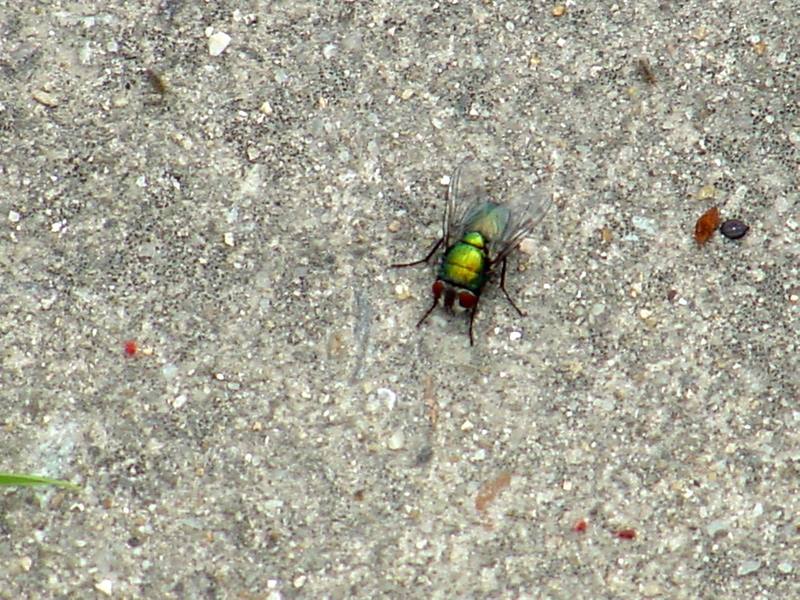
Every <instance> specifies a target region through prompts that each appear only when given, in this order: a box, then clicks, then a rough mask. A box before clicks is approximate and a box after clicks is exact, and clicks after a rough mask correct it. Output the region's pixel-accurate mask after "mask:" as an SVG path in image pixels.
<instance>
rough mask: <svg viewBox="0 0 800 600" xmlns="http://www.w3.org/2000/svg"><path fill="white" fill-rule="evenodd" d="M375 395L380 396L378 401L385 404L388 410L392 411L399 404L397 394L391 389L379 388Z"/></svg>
mask: <svg viewBox="0 0 800 600" xmlns="http://www.w3.org/2000/svg"><path fill="white" fill-rule="evenodd" d="M375 395H376V396H378V400H380V401H381V402H383V405H384V406H385V407H386V408H387V410H392V409H393V408H394V405H395V404H396V403H397V394H395V393H394V392H393V391H392V390H390V389H389V388H378V389H377V390H375Z"/></svg>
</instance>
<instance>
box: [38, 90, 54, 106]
mask: <svg viewBox="0 0 800 600" xmlns="http://www.w3.org/2000/svg"><path fill="white" fill-rule="evenodd" d="M31 96H33V99H34V100H36V101H37V102H38V103H39V104H42V105H44V106H48V107H50V108H55V107H56V106H58V99H57V98H56V97H55V96H54V95H53V94H50V93H48V92H45V91H44V90H33V92H32V93H31Z"/></svg>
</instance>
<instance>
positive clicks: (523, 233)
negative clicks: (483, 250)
mask: <svg viewBox="0 0 800 600" xmlns="http://www.w3.org/2000/svg"><path fill="white" fill-rule="evenodd" d="M552 201H553V194H552V192H551V190H550V186H549V185H540V186H539V187H537V188H536V189H534V190H533V191H531V193H530V194H528V195H525V196H521V197H519V198H516V199H514V200H513V201H512V202H509V203H508V204H506V205H505V206H507V207H508V209H509V211H510V212H511V218H510V222H509V224H508V227H507V228H506V231H505V233H504V234H503V237H502V239H500V240H498V241H497V243H496V244H495V247H494V248H493V249H492V262H493V263H496V262H501V261H502V260H503V259H504V258H506V257H508V255H509V254H511V253H512V252H513V251H514V250H515V249H516V248H517V246H519V245H520V243H521V242H522V240H524V239H525V238H526V237H528V235H529V234H530V232H531V231H533V229H534V227H536V225H537V224H538V223H539V221H541V220H542V219H543V218H544V216H545V214H547V211H548V209H549V208H550V206H551V204H552V203H553V202H552Z"/></svg>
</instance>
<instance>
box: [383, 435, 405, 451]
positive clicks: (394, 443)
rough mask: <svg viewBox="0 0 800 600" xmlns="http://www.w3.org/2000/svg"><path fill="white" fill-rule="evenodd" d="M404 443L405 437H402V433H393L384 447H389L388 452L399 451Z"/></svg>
mask: <svg viewBox="0 0 800 600" xmlns="http://www.w3.org/2000/svg"><path fill="white" fill-rule="evenodd" d="M405 443H406V436H405V435H403V432H402V431H395V432H394V433H393V434H392V435H391V436H389V440H388V442H387V443H386V445H387V446H388V447H389V450H400V449H401V448H402V447H403V446H405Z"/></svg>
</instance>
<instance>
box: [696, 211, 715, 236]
mask: <svg viewBox="0 0 800 600" xmlns="http://www.w3.org/2000/svg"><path fill="white" fill-rule="evenodd" d="M717 227H719V209H718V208H717V207H716V206H712V207H711V208H709V209H708V210H707V211H706V212H704V213H703V214H702V215H701V216H700V218H699V219H697V223H695V225H694V239H695V241H696V242H697V243H698V244H705V243H706V242H707V241H708V240H710V239H711V236H712V235H714V232H715V231H716V230H717Z"/></svg>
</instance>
